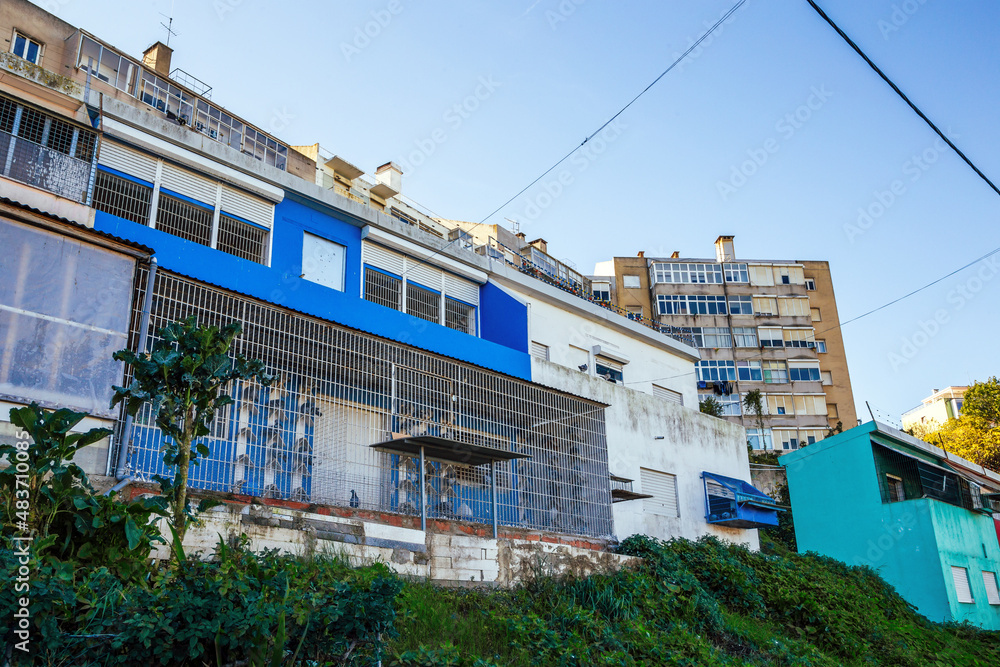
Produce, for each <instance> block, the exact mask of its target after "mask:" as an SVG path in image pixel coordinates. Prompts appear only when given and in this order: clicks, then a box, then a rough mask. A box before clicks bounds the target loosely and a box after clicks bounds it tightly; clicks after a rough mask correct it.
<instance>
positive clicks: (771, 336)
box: [757, 327, 785, 347]
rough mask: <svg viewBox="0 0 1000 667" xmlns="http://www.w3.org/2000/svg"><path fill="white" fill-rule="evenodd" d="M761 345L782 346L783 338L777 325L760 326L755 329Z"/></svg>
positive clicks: (783, 343)
mask: <svg viewBox="0 0 1000 667" xmlns="http://www.w3.org/2000/svg"><path fill="white" fill-rule="evenodd" d="M757 332H758V335H759V336H760V346H761V347H784V346H785V338H784V336H783V335H782V333H781V329H780V328H778V327H760V328H759V329H757Z"/></svg>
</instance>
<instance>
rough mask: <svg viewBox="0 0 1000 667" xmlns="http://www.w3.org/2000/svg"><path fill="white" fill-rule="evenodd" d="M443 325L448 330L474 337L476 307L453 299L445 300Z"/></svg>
mask: <svg viewBox="0 0 1000 667" xmlns="http://www.w3.org/2000/svg"><path fill="white" fill-rule="evenodd" d="M444 325H445V326H446V327H448V328H449V329H457V330H458V331H463V332H465V333H467V334H471V335H473V336H474V335H476V307H475V306H470V305H469V304H467V303H462V302H461V301H456V300H455V299H445V301H444Z"/></svg>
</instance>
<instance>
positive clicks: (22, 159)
mask: <svg viewBox="0 0 1000 667" xmlns="http://www.w3.org/2000/svg"><path fill="white" fill-rule="evenodd" d="M96 146H97V134H96V133H95V132H90V131H89V130H85V129H82V128H78V127H76V126H74V125H70V124H69V123H66V122H64V121H62V120H59V119H58V118H56V117H54V116H50V115H49V114H45V113H42V112H40V111H37V110H35V109H33V108H31V107H25V106H22V105H19V104H17V103H16V102H15V101H14V100H12V99H10V98H6V97H0V175H2V176H5V177H6V178H9V179H11V180H14V181H19V182H21V183H24V184H26V185H30V186H33V187H36V188H40V189H42V190H46V191H48V192H51V193H53V194H56V195H58V196H60V197H65V198H66V199H70V200H72V201H75V202H79V203H81V204H89V203H90V197H91V192H92V182H93V174H94V156H95V153H96V151H95V148H96Z"/></svg>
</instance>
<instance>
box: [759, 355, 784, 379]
mask: <svg viewBox="0 0 1000 667" xmlns="http://www.w3.org/2000/svg"><path fill="white" fill-rule="evenodd" d="M761 370H762V371H763V372H764V382H767V383H770V384H784V383H786V382H788V367H787V365H786V364H785V362H784V361H763V362H761Z"/></svg>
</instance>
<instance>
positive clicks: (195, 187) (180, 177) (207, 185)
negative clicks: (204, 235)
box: [160, 162, 219, 208]
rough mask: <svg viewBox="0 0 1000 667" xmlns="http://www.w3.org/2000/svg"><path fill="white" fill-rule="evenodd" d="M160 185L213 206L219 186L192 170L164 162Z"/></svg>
mask: <svg viewBox="0 0 1000 667" xmlns="http://www.w3.org/2000/svg"><path fill="white" fill-rule="evenodd" d="M160 185H161V187H163V188H166V189H167V190H173V191H174V192H176V193H178V194H181V195H184V196H185V197H190V198H191V199H196V200H198V201H200V202H201V203H203V204H205V205H206V206H211V207H212V208H215V199H216V194H217V192H218V188H219V185H218V183H217V182H216V181H211V180H209V179H207V178H204V177H203V176H199V175H198V174H195V173H194V172H191V171H188V170H186V169H181V168H179V167H175V166H174V165H172V164H167V163H165V162H164V163H163V174H162V176H161V180H160Z"/></svg>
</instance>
